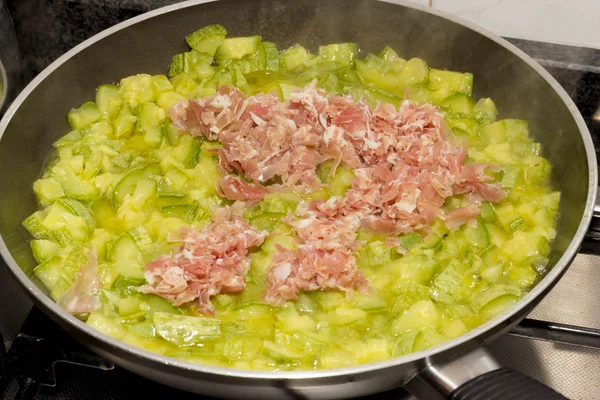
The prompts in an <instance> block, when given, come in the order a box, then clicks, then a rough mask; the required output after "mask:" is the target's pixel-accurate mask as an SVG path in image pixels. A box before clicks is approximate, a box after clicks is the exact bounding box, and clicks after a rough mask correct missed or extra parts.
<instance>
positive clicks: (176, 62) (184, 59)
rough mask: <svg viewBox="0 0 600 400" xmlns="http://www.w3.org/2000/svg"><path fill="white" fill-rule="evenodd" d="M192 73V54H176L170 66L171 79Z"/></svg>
mask: <svg viewBox="0 0 600 400" xmlns="http://www.w3.org/2000/svg"><path fill="white" fill-rule="evenodd" d="M189 71H190V52H185V53H181V54H175V55H174V56H173V60H172V61H171V65H169V73H168V75H169V76H170V77H174V76H177V75H181V74H187V73H188V72H189Z"/></svg>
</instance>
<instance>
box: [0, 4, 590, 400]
mask: <svg viewBox="0 0 600 400" xmlns="http://www.w3.org/2000/svg"><path fill="white" fill-rule="evenodd" d="M211 23H220V24H223V25H225V26H226V27H227V29H228V30H229V31H230V34H231V35H250V34H260V35H262V36H263V37H264V38H265V39H267V40H271V41H275V42H277V44H278V45H279V46H280V48H284V47H286V46H290V45H292V44H294V43H301V44H303V45H305V46H308V47H309V48H311V49H312V50H316V48H317V46H318V45H319V44H323V43H332V42H340V41H344V42H345V41H355V42H357V43H360V45H361V49H362V50H363V51H377V50H379V49H381V48H382V47H383V46H384V45H390V46H392V47H393V48H395V49H396V50H397V51H398V53H400V54H402V55H404V56H407V57H421V58H423V59H425V60H427V62H428V63H429V64H430V65H432V66H434V67H438V68H448V69H454V70H460V71H470V72H472V73H474V75H475V89H474V90H475V95H476V96H478V97H479V96H489V97H492V98H493V99H494V101H495V102H496V104H497V106H498V109H499V111H500V114H501V116H502V117H508V118H523V119H527V120H528V121H529V122H530V130H531V132H532V134H533V136H534V138H535V139H536V140H537V141H539V142H541V143H542V144H543V151H544V154H545V156H546V157H547V158H548V159H549V160H550V162H551V164H552V166H553V168H554V176H553V178H554V183H555V185H556V187H557V188H558V189H559V190H560V191H561V192H562V200H561V205H560V207H561V218H560V221H559V224H558V236H557V238H556V241H555V242H554V245H553V252H552V255H551V265H552V268H551V269H550V270H549V272H548V273H547V275H546V276H545V278H544V279H543V280H542V281H541V282H540V283H539V284H538V285H537V286H536V287H535V288H534V289H533V290H532V291H531V292H530V293H529V294H527V295H526V296H525V297H524V298H523V299H522V300H521V301H519V302H518V303H517V304H515V305H514V306H513V307H512V308H510V309H509V310H508V311H507V312H505V313H503V314H502V315H499V316H497V317H496V318H494V319H493V320H491V321H489V322H487V323H486V324H484V325H482V326H480V327H478V328H477V329H475V330H473V331H471V332H469V333H468V334H465V335H463V336H461V337H458V338H456V339H454V340H451V341H449V342H446V343H443V344H441V345H439V346H436V347H433V348H430V349H427V350H425V351H422V352H419V353H416V354H411V355H408V356H403V357H400V358H396V359H392V360H387V361H382V362H377V363H372V364H367V365H361V366H358V367H352V368H345V369H337V370H326V371H306V372H293V373H292V372H289V373H287V372H286V373H283V372H280V373H269V372H252V371H239V370H231V369H224V368H214V367H207V366H203V365H199V364H193V363H190V362H185V361H179V360H174V359H170V358H167V357H163V356H159V355H156V354H153V353H150V352H148V351H145V350H141V349H138V348H135V347H132V346H130V345H127V344H124V343H122V342H119V341H117V340H114V339H112V338H109V337H107V336H105V335H104V334H102V333H100V332H98V331H95V330H93V329H92V328H90V327H88V326H86V325H85V324H84V323H83V322H81V321H80V320H78V319H76V318H74V317H72V316H71V315H69V314H67V313H66V312H65V311H63V310H62V309H61V308H59V307H58V306H57V305H56V304H55V303H54V302H53V301H52V300H51V299H50V298H49V297H48V296H47V294H46V290H45V289H44V288H43V286H42V285H41V283H40V282H39V281H38V280H37V279H36V278H34V277H33V274H32V268H33V267H34V265H35V263H34V260H33V258H32V256H31V254H30V251H29V247H28V240H29V237H28V236H27V234H26V232H25V231H24V230H23V229H22V228H21V227H20V226H21V222H22V221H23V219H24V218H25V217H26V216H28V215H29V214H31V213H32V212H33V211H34V210H35V208H36V205H35V201H34V196H33V194H32V190H31V184H32V182H33V181H34V180H35V178H36V177H37V176H38V174H39V173H40V171H41V170H42V167H43V163H44V159H45V157H46V154H47V153H48V152H49V150H50V144H51V143H52V142H53V141H54V140H56V139H57V138H58V137H59V136H60V135H62V134H64V133H65V132H66V131H67V130H68V124H67V120H66V118H65V115H66V113H67V112H68V111H69V110H70V109H71V108H72V107H74V106H77V105H79V104H81V103H82V102H84V101H87V100H93V97H94V89H95V88H96V86H98V85H99V84H102V83H106V82H117V81H118V80H119V79H120V78H121V77H125V76H128V75H131V74H135V73H141V72H146V73H151V74H156V73H164V71H165V70H166V68H167V66H168V63H169V61H170V58H171V56H172V55H173V54H175V53H178V52H181V51H184V50H185V49H186V47H185V43H184V41H183V37H184V36H185V35H186V34H188V33H189V32H191V31H193V30H195V29H197V28H198V27H201V26H203V25H206V24H211ZM0 135H2V136H1V138H0V173H1V178H0V234H1V239H2V240H1V241H0V252H1V254H2V256H3V257H4V259H5V260H6V262H7V264H8V266H9V268H10V270H11V272H12V273H13V274H14V276H15V277H16V278H17V280H18V281H19V283H20V285H22V287H23V289H24V290H27V291H28V293H29V294H30V296H31V298H32V299H33V301H34V302H35V304H36V305H37V306H38V307H40V308H41V309H42V310H43V311H44V312H45V313H47V314H48V315H49V316H50V317H51V318H52V319H54V320H55V321H56V322H58V323H59V324H60V325H61V326H62V327H63V328H64V329H66V330H67V331H68V332H70V333H71V334H72V335H73V336H74V337H75V338H77V339H78V340H80V341H82V342H83V343H85V344H86V345H88V346H89V347H90V348H91V349H93V350H94V351H96V352H97V353H99V354H100V355H102V356H104V357H106V358H107V359H109V360H111V361H114V362H115V363H117V364H119V365H121V366H123V367H125V368H127V369H129V370H131V371H133V372H136V373H138V374H140V375H143V376H146V377H148V378H150V379H154V380H156V381H159V382H162V383H165V384H167V385H171V386H174V387H178V388H181V389H185V390H189V391H194V392H197V393H203V394H208V395H212V396H216V397H227V398H235V399H242V398H244V399H245V398H258V399H267V398H269V399H307V398H310V399H339V398H346V397H357V396H362V395H367V394H371V393H375V392H380V391H385V390H388V389H392V388H395V387H398V386H400V385H405V384H408V385H407V387H408V389H409V390H410V391H412V392H413V393H414V394H416V395H417V396H419V397H421V398H423V399H435V398H445V397H447V396H452V397H449V398H454V399H463V398H464V399H467V398H474V397H473V393H479V394H476V396H481V397H478V398H486V399H493V398H507V397H506V396H507V394H506V390H508V389H514V390H517V391H519V390H521V394H523V393H526V395H525V396H522V397H521V398H528V399H529V398H535V397H534V395H536V394H537V395H540V396H543V397H544V398H545V399H550V398H552V396H554V395H556V394H555V393H553V392H550V391H549V389H546V388H543V387H536V386H535V385H534V384H532V383H531V382H527V378H524V377H522V376H519V375H515V374H514V373H511V372H509V371H505V370H500V369H498V368H499V366H498V365H497V363H496V362H495V360H493V359H492V358H491V357H490V355H489V354H488V353H487V351H486V350H485V343H487V342H490V341H492V340H494V339H495V338H497V337H498V336H499V335H502V334H503V333H505V332H506V331H507V330H509V329H510V328H511V327H512V326H514V325H515V324H517V323H518V322H519V321H520V320H521V319H522V318H523V317H524V316H525V315H526V314H527V313H528V312H529V311H530V310H531V309H532V308H533V307H534V306H535V305H536V304H537V303H538V302H539V301H540V300H541V299H542V297H543V296H544V295H545V294H546V293H547V292H548V291H549V290H550V289H551V288H552V287H553V286H554V284H555V283H556V282H557V281H558V279H560V277H561V276H562V274H563V273H564V272H565V270H566V268H567V267H568V266H569V264H570V262H571V261H572V259H573V257H574V256H575V254H576V253H577V250H578V248H579V246H580V244H581V241H582V239H583V237H584V235H585V232H586V230H587V228H588V225H589V223H590V218H591V213H592V206H593V204H594V200H595V194H596V185H597V176H596V175H597V170H596V169H597V167H596V157H595V153H594V149H593V146H592V140H591V138H590V134H589V132H588V130H587V128H586V126H585V124H584V122H583V119H582V117H581V115H580V114H579V112H578V111H577V109H576V108H575V105H574V104H573V102H572V101H571V100H570V99H569V97H568V96H567V94H566V93H565V92H564V90H563V89H562V88H561V87H560V86H559V84H558V83H557V82H556V81H555V80H554V79H553V78H552V77H551V76H550V75H549V74H548V73H547V72H546V71H545V70H544V69H543V68H541V67H540V66H539V65H538V64H536V63H535V62H534V61H533V60H532V59H530V58H529V57H528V56H526V55H525V54H524V53H522V52H521V51H519V50H518V49H516V48H515V47H514V46H512V45H510V44H509V43H507V42H506V41H504V40H502V39H500V38H498V37H496V36H494V35H492V34H490V33H489V32H486V31H484V30H482V29H480V28H478V27H476V26H473V25H471V24H468V23H465V22H462V21H458V20H457V19H455V18H453V17H450V16H448V15H445V14H442V13H438V12H435V11H430V10H426V9H423V8H419V7H417V6H414V5H409V4H407V3H403V2H400V1H389V2H384V1H368V0H316V1H311V0H299V1H298V0H296V1H287V0H255V1H242V0H223V1H218V2H207V1H202V0H198V1H190V2H185V3H180V4H177V5H174V6H170V7H165V8H162V9H160V10H157V11H154V12H151V13H148V14H145V15H142V16H140V17H137V18H134V19H131V20H129V21H127V22H124V23H122V24H119V25H117V26H115V27H113V28H111V29H109V30H107V31H105V32H103V33H101V34H99V35H96V36H94V37H93V38H91V39H90V40H88V41H86V42H84V43H83V44H81V45H79V46H77V47H76V48H74V49H73V50H71V51H69V52H68V53H67V54H65V55H64V56H62V57H61V58H60V59H58V60H57V61H56V62H54V63H53V64H52V65H51V66H50V67H48V68H47V69H46V70H45V71H44V72H42V73H41V74H40V75H39V76H38V77H37V78H36V79H35V80H34V81H33V82H32V83H30V84H29V86H27V88H26V89H25V90H24V91H23V92H22V93H21V94H20V96H19V97H18V98H17V99H16V100H15V102H14V103H13V105H12V106H11V107H10V109H9V110H8V111H7V113H6V115H5V117H4V119H3V120H2V121H1V123H0ZM482 374H485V375H482ZM526 385H530V386H526ZM482 391H483V392H482ZM486 391H487V392H486ZM556 396H558V395H556ZM513 398H515V397H513ZM516 398H519V397H518V396H517V397H516Z"/></svg>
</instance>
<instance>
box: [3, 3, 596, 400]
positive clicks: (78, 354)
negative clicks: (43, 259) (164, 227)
mask: <svg viewBox="0 0 600 400" xmlns="http://www.w3.org/2000/svg"><path fill="white" fill-rule="evenodd" d="M173 2H175V1H170V0H153V1H150V2H147V3H146V5H145V6H143V5H141V4H143V3H144V2H141V1H138V0H128V1H125V2H124V3H122V5H121V6H120V7H119V6H117V5H116V4H117V3H118V2H115V1H111V0H62V1H59V0H47V1H46V2H45V3H47V4H46V9H41V8H40V7H41V6H40V4H41V3H42V2H39V1H34V0H19V1H14V0H13V1H10V0H9V1H8V3H9V7H11V12H12V14H13V18H14V19H15V26H16V29H17V35H18V36H19V40H20V45H21V48H22V49H24V48H25V49H27V50H26V51H23V52H22V56H23V61H24V67H25V71H24V74H23V77H24V80H25V81H28V80H30V79H31V78H32V77H33V76H35V74H36V73H38V72H39V71H41V69H43V67H45V66H46V65H47V64H49V63H50V62H51V61H52V60H54V59H55V58H56V57H58V56H59V55H60V54H62V53H63V52H64V51H66V50H68V49H69V48H70V47H72V46H74V45H75V44H77V43H78V42H80V41H82V40H84V39H85V38H87V37H89V36H91V35H92V34H94V33H96V32H97V31H100V30H102V29H104V28H106V27H108V26H110V25H112V24H114V23H117V22H119V21H121V20H124V19H126V18H129V17H131V16H134V15H136V14H139V13H140V12H143V11H146V10H148V9H149V8H154V7H156V6H160V5H165V4H167V3H173ZM84 3H85V4H84ZM82 4H84V6H85V7H83V8H81V9H80V8H78V7H82V6H81V5H82ZM52 6H56V7H54V9H53V10H51V9H52V8H53V7H52ZM44 13H45V15H41V14H44ZM61 13H62V14H61ZM32 16H33V17H32ZM25 18H27V20H25ZM30 18H34V21H31V19H30ZM91 21H94V23H91ZM32 22H35V23H32ZM36 24H37V25H36ZM28 26H29V27H28ZM31 26H37V28H36V29H37V30H35V31H32V29H31V28H30V27H31ZM48 26H51V27H53V28H52V29H50V30H48V29H46V28H48ZM58 28H60V29H58ZM57 32H60V34H59V33H57ZM44 35H45V36H44ZM48 35H50V36H54V37H53V38H51V37H50V36H48ZM34 39H36V40H35V42H37V45H33V41H34ZM46 39H47V40H46ZM509 40H510V41H511V42H513V43H514V44H515V45H517V46H518V47H520V48H521V49H522V50H524V51H525V52H526V53H528V54H529V55H531V56H532V57H533V58H535V59H536V60H537V61H538V62H539V63H540V64H542V65H543V66H544V67H545V68H546V69H547V70H548V71H549V72H550V73H551V74H552V75H553V76H554V77H555V78H556V79H557V80H558V81H559V82H560V83H561V85H562V86H563V87H564V88H565V89H566V91H567V92H568V94H569V95H570V96H571V98H572V99H573V100H574V101H575V104H576V105H577V107H578V108H579V110H580V111H581V113H582V115H583V117H584V119H585V121H586V123H587V125H588V128H589V130H590V132H591V133H592V137H593V139H594V142H595V144H596V149H597V150H596V151H597V152H599V150H600V50H594V49H588V48H579V47H570V46H563V45H556V44H547V43H540V42H532V41H525V40H517V39H509ZM47 43H55V44H56V45H55V46H46V44H47ZM598 211H599V212H598V215H599V216H600V208H598ZM598 221H600V219H599V220H598ZM596 223H597V224H598V225H600V222H596ZM598 287H600V241H597V242H596V241H593V240H589V241H586V243H584V246H583V248H582V252H581V253H580V254H579V255H578V256H577V257H576V259H575V261H574V262H573V264H572V266H571V267H570V268H569V270H568V271H567V273H566V274H565V275H564V277H563V278H562V279H561V280H560V282H559V283H558V284H557V286H556V287H555V288H554V289H553V290H552V291H551V292H550V294H549V295H548V296H547V297H546V298H545V299H544V300H543V301H542V302H541V303H540V305H539V306H538V307H537V308H535V309H534V311H533V312H532V313H531V314H530V315H529V316H528V318H527V319H526V320H524V321H523V322H522V323H521V324H520V325H519V326H517V327H516V328H515V329H514V330H513V331H512V332H511V333H509V334H508V335H506V336H504V337H502V338H500V339H499V340H498V341H496V342H495V343H494V344H492V346H491V350H492V352H493V353H494V354H495V355H496V357H497V358H498V359H499V360H500V361H501V363H502V364H504V365H505V366H510V367H512V368H514V369H517V370H519V371H521V372H524V373H526V374H528V375H530V376H532V377H534V378H536V379H538V380H540V381H542V382H544V383H546V384H548V385H550V386H551V387H553V388H554V389H556V390H558V391H559V392H561V393H562V394H564V395H565V396H567V397H568V398H570V399H573V400H577V399H581V400H583V399H585V400H594V399H597V400H600V387H599V385H600V369H599V368H598V364H599V363H600V306H599V305H598V300H597V299H598V296H597V294H596V293H598V291H597V288H598ZM0 293H1V294H2V300H3V301H2V302H0V333H1V334H2V336H3V339H4V340H3V341H4V344H5V347H6V349H8V350H7V351H6V352H5V351H3V350H4V349H3V348H2V346H0V397H1V398H2V399H33V398H35V399H44V400H46V399H52V400H73V399H103V400H113V399H114V400H120V399H129V398H132V397H133V396H135V397H145V395H148V396H156V397H163V396H169V397H177V398H178V399H181V400H186V399H207V398H206V397H199V396H195V395H192V394H189V393H184V392H181V391H178V390H175V389H172V388H169V387H166V386H163V385H160V384H157V383H154V382H151V381H148V380H146V379H144V378H141V377H139V376H136V375H134V374H132V373H130V372H128V371H125V370H123V369H122V368H119V367H117V366H113V365H112V364H111V363H109V362H106V361H105V360H103V359H101V358H100V357H98V356H96V355H94V354H93V353H91V352H90V351H89V350H87V349H85V348H84V347H83V346H82V345H80V344H79V343H77V342H76V341H75V340H74V339H73V338H71V337H70V336H68V335H67V334H66V333H64V332H63V331H61V330H60V328H58V327H57V326H56V325H54V323H53V322H51V321H50V320H49V319H48V318H47V317H46V316H45V315H43V313H42V312H41V311H39V310H38V309H37V308H35V307H34V308H33V309H32V305H31V302H30V301H29V300H28V299H27V297H26V296H25V294H24V293H22V292H21V291H20V290H19V289H18V287H17V285H16V283H15V282H14V281H13V279H12V277H10V276H8V272H7V271H6V268H4V265H3V264H2V261H1V260H0ZM1 343H2V340H0V344H1ZM409 398H410V396H409V395H408V394H407V393H406V392H405V391H404V390H402V389H398V390H396V391H393V392H387V393H383V394H379V395H376V396H371V397H369V398H368V399H369V400H400V399H409Z"/></svg>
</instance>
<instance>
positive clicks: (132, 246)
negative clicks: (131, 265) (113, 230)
mask: <svg viewBox="0 0 600 400" xmlns="http://www.w3.org/2000/svg"><path fill="white" fill-rule="evenodd" d="M140 257H141V254H140V249H139V247H138V245H137V244H136V242H135V240H134V239H133V237H131V235H130V234H129V233H127V232H125V233H122V234H120V235H119V236H118V237H117V238H116V239H115V241H114V242H113V243H112V244H111V245H110V247H109V248H108V250H107V254H106V259H107V260H108V261H113V262H114V261H134V262H138V261H139V260H140Z"/></svg>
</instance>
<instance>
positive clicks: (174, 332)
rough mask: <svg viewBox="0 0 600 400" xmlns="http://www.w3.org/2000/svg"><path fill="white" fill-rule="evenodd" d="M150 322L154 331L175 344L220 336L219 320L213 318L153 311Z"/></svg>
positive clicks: (197, 341) (194, 343)
mask: <svg viewBox="0 0 600 400" xmlns="http://www.w3.org/2000/svg"><path fill="white" fill-rule="evenodd" d="M152 322H153V323H154V327H155V328H156V333H157V334H158V335H159V336H160V337H162V338H163V339H165V340H167V341H169V342H171V343H173V344H175V345H176V346H192V345H198V344H202V343H204V342H205V341H209V340H215V339H218V338H219V337H220V336H221V321H220V320H218V319H215V318H207V317H190V316H184V315H176V314H169V313H164V312H155V313H154V314H153V315H152Z"/></svg>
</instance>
